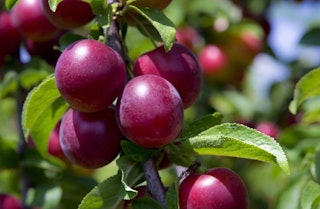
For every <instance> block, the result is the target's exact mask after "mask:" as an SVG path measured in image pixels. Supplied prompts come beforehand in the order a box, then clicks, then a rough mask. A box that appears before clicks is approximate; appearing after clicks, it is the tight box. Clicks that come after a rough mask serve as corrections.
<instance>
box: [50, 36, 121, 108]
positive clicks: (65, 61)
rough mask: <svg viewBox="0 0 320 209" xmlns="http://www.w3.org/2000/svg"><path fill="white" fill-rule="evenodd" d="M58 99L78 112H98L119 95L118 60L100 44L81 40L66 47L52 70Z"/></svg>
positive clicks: (114, 54) (115, 53)
mask: <svg viewBox="0 0 320 209" xmlns="http://www.w3.org/2000/svg"><path fill="white" fill-rule="evenodd" d="M55 81H56V85H57V88H58V90H59V91H60V93H61V95H62V97H63V98H64V99H65V100H66V101H67V102H68V103H69V104H70V105H71V107H72V108H74V109H76V110H79V111H81V112H96V111H100V110H102V109H104V108H106V107H108V106H109V105H111V104H112V102H113V101H114V100H115V99H116V98H117V97H118V95H119V94H120V93H121V91H122V89H123V87H124V84H125V81H126V67H125V63H124V61H123V59H122V57H121V56H120V55H119V54H118V53H117V52H116V51H114V50H113V49H112V48H110V47H109V46H107V45H105V44H103V43H102V42H99V41H96V40H92V39H85V40H80V41H76V42H74V43H73V44H71V45H70V46H68V47H67V48H66V49H65V50H64V51H63V52H62V54H61V55H60V57H59V59H58V61H57V64H56V67H55Z"/></svg>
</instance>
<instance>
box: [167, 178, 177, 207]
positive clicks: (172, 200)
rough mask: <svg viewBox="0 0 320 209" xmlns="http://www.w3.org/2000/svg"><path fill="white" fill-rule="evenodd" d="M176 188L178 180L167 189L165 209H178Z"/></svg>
mask: <svg viewBox="0 0 320 209" xmlns="http://www.w3.org/2000/svg"><path fill="white" fill-rule="evenodd" d="M178 188H179V179H178V178H177V179H176V181H175V182H174V183H173V184H172V185H171V186H170V187H169V189H168V191H167V192H166V204H167V208H170V209H179V200H178Z"/></svg>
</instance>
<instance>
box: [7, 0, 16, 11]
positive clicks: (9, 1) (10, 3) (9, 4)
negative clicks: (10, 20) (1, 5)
mask: <svg viewBox="0 0 320 209" xmlns="http://www.w3.org/2000/svg"><path fill="white" fill-rule="evenodd" d="M17 2H18V0H6V9H7V10H11V9H12V7H13V6H14V5H15V4H16V3H17Z"/></svg>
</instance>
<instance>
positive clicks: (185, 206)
mask: <svg viewBox="0 0 320 209" xmlns="http://www.w3.org/2000/svg"><path fill="white" fill-rule="evenodd" d="M179 204H180V208H181V209H248V192H247V189H246V186H245V184H244V182H243V181H242V179H241V178H240V177H239V176H238V175H237V174H236V173H235V172H233V171H232V170H230V169H228V168H222V167H221V168H213V169H209V170H208V171H207V172H205V173H204V174H198V173H197V174H196V173H194V174H190V175H189V176H187V177H186V178H185V179H184V180H183V181H182V182H181V184H180V187H179Z"/></svg>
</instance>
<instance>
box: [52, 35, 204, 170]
mask: <svg viewBox="0 0 320 209" xmlns="http://www.w3.org/2000/svg"><path fill="white" fill-rule="evenodd" d="M133 75H134V76H133V78H128V77H127V69H126V65H125V63H124V61H123V59H122V57H121V56H120V55H119V54H118V53H117V52H116V51H115V50H113V49H112V48H110V47H109V46H107V45H105V44H104V43H102V42H99V41H97V40H92V39H85V40H79V41H76V42H74V43H73V44H71V45H69V46H68V47H67V48H66V49H65V50H64V51H63V52H62V54H61V56H60V57H59V59H58V61H57V64H56V67H55V81H56V85H57V88H58V90H59V91H60V93H61V95H62V97H63V98H64V99H65V100H66V101H67V102H68V103H69V104H70V107H71V108H70V109H69V110H68V111H67V113H66V114H65V116H64V117H63V119H62V121H61V125H60V143H61V147H62V149H63V151H64V153H65V154H66V156H67V157H68V158H69V160H71V161H73V162H75V163H77V164H80V165H83V166H85V167H91V168H96V167H101V166H103V165H106V164H107V163H109V162H111V161H112V160H113V159H114V158H115V157H116V156H117V154H118V153H119V152H120V141H121V140H122V139H125V138H126V139H128V140H130V141H132V142H133V143H135V144H137V145H139V146H142V147H145V148H160V147H163V146H165V145H166V144H168V143H170V142H172V141H173V140H174V139H175V138H177V137H178V135H179V134H180V132H181V131H182V128H183V121H184V109H185V108H187V107H190V106H191V105H192V104H193V103H194V102H195V101H196V99H197V97H198V95H199V93H200V87H201V70H200V67H199V65H198V62H197V59H196V58H195V57H194V55H193V54H192V53H191V51H190V50H189V49H188V48H186V47H184V46H183V45H181V44H176V43H175V44H174V45H173V47H172V48H171V50H170V51H168V52H166V51H165V49H164V47H163V46H159V47H157V48H156V49H154V50H152V51H149V52H147V53H145V54H143V55H141V56H140V57H139V58H138V59H137V60H136V62H135V64H134V66H133ZM186 84H187V85H186Z"/></svg>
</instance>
